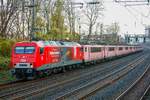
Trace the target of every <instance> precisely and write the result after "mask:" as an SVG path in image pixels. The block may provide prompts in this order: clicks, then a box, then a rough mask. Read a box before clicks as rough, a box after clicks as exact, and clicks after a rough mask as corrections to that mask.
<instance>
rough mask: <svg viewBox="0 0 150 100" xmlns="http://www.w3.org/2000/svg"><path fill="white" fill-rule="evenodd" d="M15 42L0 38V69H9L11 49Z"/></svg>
mask: <svg viewBox="0 0 150 100" xmlns="http://www.w3.org/2000/svg"><path fill="white" fill-rule="evenodd" d="M15 42H16V41H15V40H4V39H0V71H2V70H8V69H9V64H10V55H11V50H12V46H13V45H14V43H15Z"/></svg>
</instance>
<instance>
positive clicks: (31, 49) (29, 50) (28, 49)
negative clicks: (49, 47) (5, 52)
mask: <svg viewBox="0 0 150 100" xmlns="http://www.w3.org/2000/svg"><path fill="white" fill-rule="evenodd" d="M34 51H35V47H31V46H25V47H16V48H15V53H16V54H32V53H34Z"/></svg>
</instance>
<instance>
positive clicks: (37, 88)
mask: <svg viewBox="0 0 150 100" xmlns="http://www.w3.org/2000/svg"><path fill="white" fill-rule="evenodd" d="M142 57H143V56H141V57H140V58H142ZM117 64H118V63H114V65H112V66H116V65H117ZM112 66H111V67H112ZM101 70H102V69H101ZM101 70H97V69H95V72H94V71H93V72H89V73H86V74H84V75H83V76H81V75H79V76H76V77H75V78H72V79H70V80H65V81H61V82H57V83H56V81H55V82H54V83H55V84H54V83H53V82H52V83H53V84H52V85H49V84H51V82H48V80H47V81H45V80H43V81H45V82H48V83H47V84H48V86H44V85H45V84H35V83H38V82H39V81H37V80H36V81H32V82H31V83H30V82H29V83H30V84H29V83H28V84H27V85H26V82H25V83H23V85H21V83H19V84H20V85H21V86H19V87H17V88H14V89H11V91H7V92H3V93H0V98H3V99H9V98H11V99H17V98H25V97H26V96H29V95H35V94H37V93H39V92H42V91H45V90H47V89H49V88H52V87H57V86H60V85H62V84H66V83H68V82H71V81H74V80H76V79H78V78H81V77H86V75H90V74H92V73H96V72H98V71H101ZM49 81H50V80H49ZM8 87H9V86H8ZM5 88H6V87H5ZM1 89H4V87H3V88H1ZM16 90H18V91H16ZM30 90H31V92H30ZM33 90H34V91H33ZM14 95H15V96H14Z"/></svg>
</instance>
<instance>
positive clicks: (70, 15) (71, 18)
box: [64, 0, 75, 34]
mask: <svg viewBox="0 0 150 100" xmlns="http://www.w3.org/2000/svg"><path fill="white" fill-rule="evenodd" d="M73 9H74V8H73V3H72V1H70V0H65V6H64V10H65V12H66V15H67V21H68V24H69V30H70V33H71V34H72V33H73V32H74V31H75V14H74V10H73Z"/></svg>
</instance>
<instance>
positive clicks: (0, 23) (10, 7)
mask: <svg viewBox="0 0 150 100" xmlns="http://www.w3.org/2000/svg"><path fill="white" fill-rule="evenodd" d="M18 5H19V1H18V0H1V1H0V36H1V37H2V38H5V37H7V33H8V31H9V27H10V25H12V22H13V21H14V18H12V17H14V16H15V14H16V12H17V10H18ZM8 26H9V27H8Z"/></svg>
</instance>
